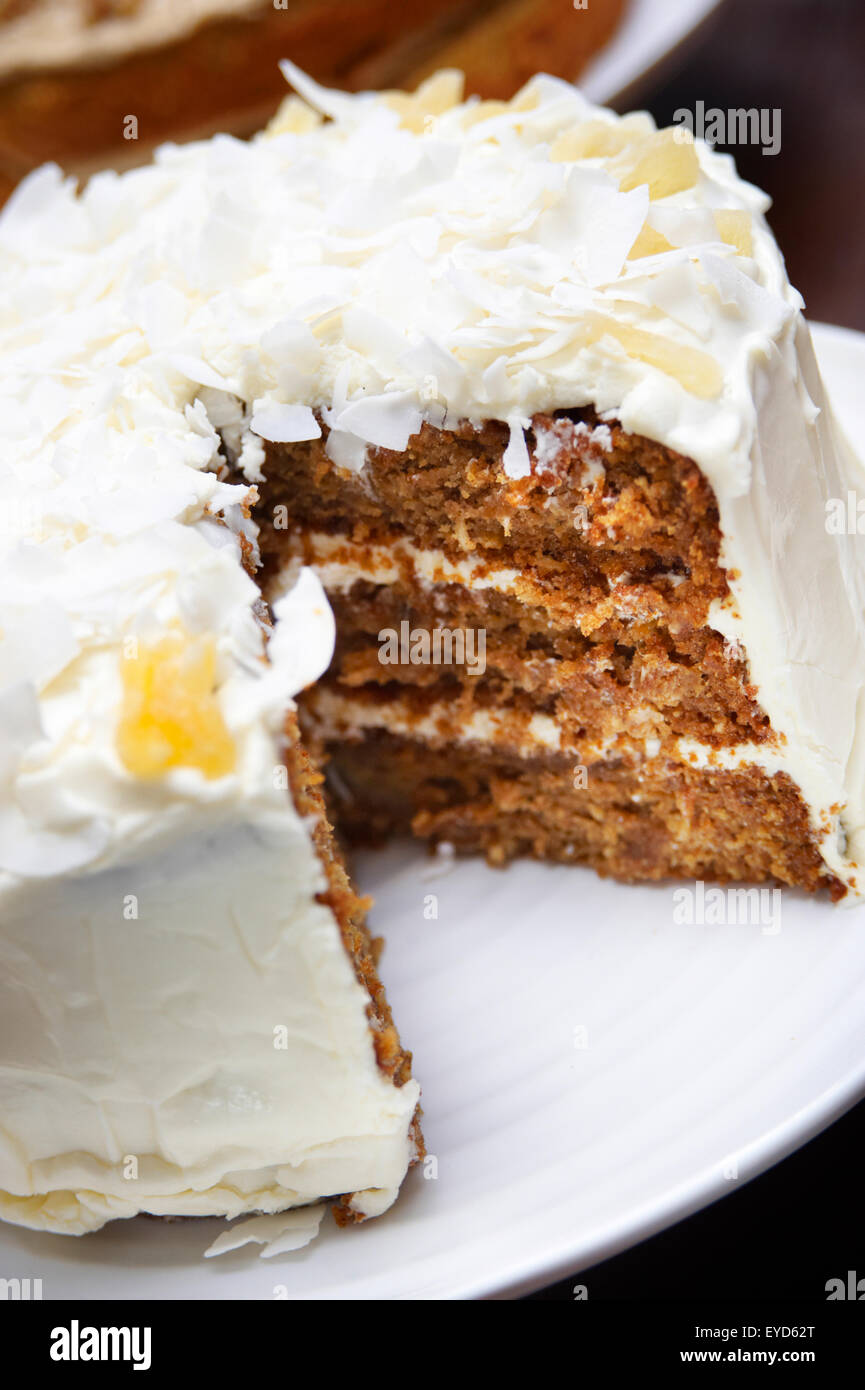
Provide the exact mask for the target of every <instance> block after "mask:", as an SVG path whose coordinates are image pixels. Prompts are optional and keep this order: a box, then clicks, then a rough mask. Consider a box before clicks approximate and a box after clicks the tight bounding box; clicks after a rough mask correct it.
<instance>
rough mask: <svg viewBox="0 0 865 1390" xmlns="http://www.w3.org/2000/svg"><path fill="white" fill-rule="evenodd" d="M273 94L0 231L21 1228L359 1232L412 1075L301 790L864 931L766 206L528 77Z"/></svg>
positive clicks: (854, 641) (10, 1014)
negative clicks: (241, 126)
mask: <svg viewBox="0 0 865 1390" xmlns="http://www.w3.org/2000/svg"><path fill="white" fill-rule="evenodd" d="M284 66H285V72H286V76H287V77H288V78H289V80H290V81H291V83H292V85H293V86H294V88H295V95H293V96H290V97H289V98H287V100H286V102H285V104H284V106H283V107H282V108H281V110H280V112H279V113H278V115H277V117H276V118H275V120H274V122H273V123H272V125H271V126H270V127H269V128H268V130H266V131H265V132H263V133H262V134H261V135H260V136H258V137H256V138H255V139H254V140H252V141H250V142H248V143H243V142H240V141H237V140H234V139H230V138H227V137H224V138H218V139H215V140H213V141H209V142H202V143H199V144H192V145H188V146H182V147H172V146H168V147H165V148H164V149H162V150H161V151H160V152H159V153H158V155H157V158H156V159H155V161H154V163H153V164H152V165H150V166H147V167H144V168H141V169H138V170H133V171H130V172H128V173H126V174H124V175H122V176H117V175H114V174H103V175H100V176H98V177H96V178H94V179H93V180H91V182H90V183H89V184H88V186H87V187H86V188H85V189H84V190H83V191H82V192H80V193H79V192H78V191H76V189H75V187H74V184H73V183H72V181H69V180H64V178H63V176H62V175H61V173H60V172H59V170H57V169H56V168H51V167H47V168H44V169H42V170H40V171H38V172H37V173H36V174H34V175H33V176H32V177H31V178H30V179H28V180H27V181H26V182H25V183H24V184H23V185H22V187H21V188H20V189H19V190H18V191H17V192H16V194H15V195H14V197H13V198H12V200H11V202H10V204H9V205H8V206H7V208H6V209H5V210H4V212H3V214H2V216H0V252H2V257H3V270H2V279H0V368H2V375H0V394H2V399H0V433H2V442H3V471H2V473H0V502H2V506H3V516H4V520H5V522H6V525H5V527H4V531H3V535H2V537H0V565H2V572H3V592H2V600H0V630H2V636H0V712H2V715H3V717H2V719H0V746H2V750H3V756H2V764H0V765H2V769H3V778H4V781H3V788H2V793H0V1113H2V1117H3V1123H2V1137H0V1211H2V1214H3V1215H5V1216H7V1217H8V1218H9V1219H11V1220H14V1221H19V1222H21V1223H23V1224H25V1225H33V1226H37V1227H43V1228H46V1229H49V1230H55V1231H66V1232H76V1233H79V1232H82V1231H85V1230H89V1229H94V1228H96V1227H98V1226H99V1225H101V1224H103V1223H104V1222H105V1221H106V1220H108V1219H110V1218H112V1217H114V1216H130V1215H134V1214H135V1213H136V1212H139V1211H146V1212H151V1213H155V1214H159V1215H194V1214H221V1215H225V1216H234V1215H239V1214H241V1213H244V1212H265V1213H278V1212H281V1211H284V1210H287V1209H290V1208H291V1207H293V1206H303V1205H307V1204H309V1203H312V1202H314V1201H316V1200H317V1199H318V1198H322V1197H327V1198H333V1199H335V1200H336V1211H337V1215H338V1219H340V1220H343V1221H348V1220H352V1219H354V1218H362V1217H364V1216H368V1215H375V1214H377V1213H378V1212H380V1211H382V1210H384V1209H385V1208H386V1207H387V1206H388V1205H389V1203H390V1202H391V1201H392V1200H393V1198H394V1196H395V1194H396V1191H397V1189H398V1187H399V1184H400V1182H401V1180H402V1178H403V1176H404V1174H405V1172H406V1169H407V1167H408V1165H409V1163H410V1162H411V1161H412V1159H413V1158H415V1157H417V1155H418V1154H419V1153H420V1152H421V1150H422V1141H421V1140H420V1136H419V1132H418V1128H417V1104H418V1088H417V1084H416V1082H415V1081H413V1080H412V1079H411V1077H410V1073H409V1057H408V1054H407V1053H406V1052H405V1050H404V1048H403V1046H402V1044H401V1042H400V1039H399V1035H398V1033H397V1031H396V1029H395V1026H394V1023H393V1020H392V1018H391V1015H390V1012H389V1009H388V1006H387V1002H386V1000H385V998H384V995H383V992H382V986H381V983H380V980H379V977H378V974H377V968H376V960H375V957H376V949H375V947H374V945H373V943H372V942H371V940H370V938H369V937H368V935H367V933H366V930H365V928H364V926H363V920H362V919H363V904H362V903H361V902H360V901H359V900H358V899H357V898H356V897H355V895H354V892H353V890H352V888H351V886H350V883H349V881H348V879H347V877H346V874H345V869H344V866H343V864H342V861H341V859H340V857H339V853H338V851H337V849H336V847H335V844H334V841H333V837H332V834H331V831H330V826H329V823H328V820H327V813H326V811H325V808H324V804H323V801H322V799H321V785H320V778H321V769H324V771H325V773H326V775H327V777H328V783H329V788H330V790H329V797H330V807H331V808H332V811H333V814H335V815H336V817H337V819H338V821H339V824H340V826H341V827H342V828H343V829H344V830H345V831H346V832H347V833H349V834H360V833H369V832H370V831H372V832H373V833H375V834H377V835H386V834H390V833H393V832H394V831H404V830H405V829H406V828H407V827H408V826H409V825H410V826H411V828H412V829H413V831H414V833H415V834H417V835H419V836H421V837H426V838H428V839H430V840H431V841H447V842H449V843H451V844H452V845H454V846H455V847H456V848H457V849H459V850H462V851H466V852H482V853H484V854H486V855H487V857H488V858H489V859H490V860H491V861H492V862H493V863H496V864H498V863H503V862H504V861H506V860H507V859H509V858H512V857H514V856H516V855H524V854H531V855H536V856H538V857H540V858H545V859H550V860H555V861H562V862H573V863H577V864H584V865H590V866H593V867H594V868H596V869H597V870H598V871H599V872H601V873H604V874H611V875H615V876H618V877H620V878H623V879H629V880H632V879H658V878H661V877H666V876H684V877H700V878H716V879H721V880H725V879H736V878H746V879H756V880H775V881H778V882H781V883H784V884H788V885H792V886H796V887H800V888H803V889H805V890H807V891H817V890H821V891H823V892H824V893H826V894H828V895H829V896H831V897H833V898H844V899H845V901H848V902H852V901H857V900H858V899H859V896H860V889H861V882H860V869H859V862H860V859H861V855H862V850H863V828H865V811H863V805H862V765H863V747H865V745H863V739H862V729H863V725H862V719H861V717H860V710H859V704H860V696H861V690H862V687H863V679H865V642H863V596H862V574H863V568H862V555H861V546H862V544H863V542H862V540H861V538H859V537H858V536H856V535H840V536H839V535H836V534H833V533H832V532H831V531H830V529H829V528H827V526H826V524H825V520H826V505H827V502H829V501H831V499H832V498H839V497H840V498H844V497H846V496H847V492H848V490H850V489H855V488H856V487H858V486H861V483H862V477H861V466H860V465H859V463H858V461H857V460H856V459H855V458H854V456H853V454H852V453H851V451H850V450H849V447H848V446H847V445H846V443H845V441H844V440H843V438H842V437H841V436H840V433H839V432H838V430H837V427H836V426H835V424H834V421H833V419H832V415H831V411H830V409H829V407H828V404H827V402H826V399H825V396H824V393H823V388H822V385H821V382H820V378H819V373H818V371H817V368H816V364H815V362H814V358H813V353H812V351H811V347H810V340H809V335H808V330H807V327H806V325H805V323H804V320H803V318H802V314H801V308H802V303H801V299H800V298H799V296H798V295H797V294H796V292H795V291H794V290H792V289H791V288H790V286H789V284H788V282H787V279H786V274H785V272H784V267H783V262H782V260H781V257H780V254H779V252H778V249H777V247H776V246H775V243H774V241H773V239H772V237H771V233H770V232H769V229H768V226H767V224H766V222H765V219H764V215H763V214H764V212H765V208H766V200H765V198H764V196H763V195H762V194H761V193H759V191H758V190H756V189H754V188H752V187H750V186H749V185H746V184H744V183H742V182H741V181H740V180H739V179H738V177H737V175H736V173H735V169H734V167H733V165H732V162H731V161H730V160H729V159H727V158H726V157H722V156H720V155H718V154H716V153H715V152H713V151H712V150H710V149H708V148H707V147H705V146H704V145H702V144H700V143H699V142H697V143H695V142H694V141H693V140H692V139H691V138H690V136H688V135H687V133H686V132H682V131H658V130H656V129H655V126H654V124H653V122H652V121H651V119H650V118H649V117H648V116H646V115H632V116H627V117H623V118H619V117H616V116H614V115H612V114H610V113H608V112H603V111H600V110H597V109H595V108H594V107H592V106H590V105H589V104H588V103H587V102H586V101H585V100H584V99H583V98H582V97H581V96H580V94H579V93H578V92H577V91H576V90H575V89H574V88H572V87H570V86H568V85H567V84H565V83H563V82H560V81H558V80H556V79H554V78H551V77H543V76H542V77H538V78H535V79H533V80H532V81H531V82H530V83H529V84H528V85H527V86H526V87H525V88H524V89H523V90H522V91H521V92H520V93H518V95H517V96H516V97H515V98H514V99H513V101H511V102H508V103H502V102H498V101H493V102H479V101H477V100H474V99H469V100H468V101H463V100H462V96H461V89H460V79H459V74H457V73H455V72H452V71H450V72H444V73H441V74H439V75H438V76H436V77H435V78H433V79H431V80H430V81H428V82H426V83H424V84H423V85H422V86H421V87H420V88H419V89H418V91H417V92H416V93H414V94H406V93H400V92H389V93H385V94H380V95H374V94H361V95H358V96H348V95H346V94H345V93H342V92H334V91H329V90H327V89H324V88H322V87H320V86H318V85H317V84H316V83H314V82H312V81H311V80H310V79H309V78H307V77H306V76H305V75H304V74H303V73H302V72H300V71H299V70H298V69H297V68H295V67H293V66H292V65H291V64H288V63H287V64H285V65H284ZM295 716H296V718H295ZM298 729H300V730H301V733H300V735H299V734H298ZM575 891H578V879H577V877H576V876H575Z"/></svg>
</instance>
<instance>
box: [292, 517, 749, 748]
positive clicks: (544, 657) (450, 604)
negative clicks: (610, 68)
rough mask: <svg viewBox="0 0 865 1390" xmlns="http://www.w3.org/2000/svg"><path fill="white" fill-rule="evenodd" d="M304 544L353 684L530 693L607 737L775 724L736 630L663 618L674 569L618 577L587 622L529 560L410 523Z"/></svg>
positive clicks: (733, 738)
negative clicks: (407, 527) (426, 534)
mask: <svg viewBox="0 0 865 1390" xmlns="http://www.w3.org/2000/svg"><path fill="white" fill-rule="evenodd" d="M300 550H301V553H302V554H303V556H304V558H305V560H306V562H307V563H309V564H310V565H311V567H312V568H313V569H314V570H315V572H316V574H317V575H318V577H319V578H320V580H321V581H322V583H323V585H324V587H325V589H326V591H327V594H328V597H329V599H330V602H331V605H332V607H333V610H334V614H335V617H336V620H337V643H336V649H335V653H334V659H333V661H332V663H331V668H330V670H331V675H332V676H333V677H334V678H336V679H337V680H338V681H339V682H340V684H342V685H345V686H351V687H356V686H359V685H363V684H366V683H369V684H372V685H382V684H389V683H392V682H398V683H400V684H408V685H416V686H426V687H431V686H436V685H439V684H441V683H446V684H447V683H450V684H451V685H456V686H458V687H460V689H461V690H463V691H467V692H470V697H471V698H475V697H478V696H481V695H483V694H486V693H487V692H489V694H490V695H491V698H493V699H496V700H498V701H502V700H507V699H510V698H511V697H512V696H513V695H515V694H517V693H520V694H524V695H526V696H530V697H531V698H532V699H533V700H534V701H535V702H536V703H537V706H538V708H540V709H543V710H545V711H547V712H553V711H557V712H558V713H559V715H560V716H561V717H562V719H563V720H566V721H567V722H568V723H569V724H571V725H574V726H575V727H577V728H579V727H580V726H585V727H587V728H589V729H591V730H593V731H594V732H595V733H596V734H597V735H598V737H602V738H603V737H610V736H612V735H613V734H615V733H617V732H619V731H621V730H625V729H628V728H630V727H632V726H633V728H634V729H635V731H638V730H643V731H645V730H646V728H647V727H648V728H649V729H650V730H651V732H653V733H656V734H657V735H658V736H659V737H661V738H665V737H667V736H673V737H677V736H682V735H687V736H690V737H694V738H698V739H701V740H703V741H706V742H712V743H715V744H718V745H721V744H726V743H731V744H733V743H739V742H742V741H747V740H757V741H759V740H760V739H762V738H764V737H766V736H767V734H768V729H767V720H766V717H765V715H764V714H763V713H762V711H761V710H760V709H759V707H758V706H757V705H756V703H755V701H754V700H753V699H752V698H751V696H750V694H749V692H748V686H747V669H746V667H745V663H744V662H743V661H742V659H741V657H738V656H736V655H735V654H734V652H733V651H732V650H731V649H730V647H729V645H728V644H727V643H725V641H724V639H723V638H722V637H720V635H719V634H718V633H717V632H715V631H713V630H712V629H711V628H709V627H702V628H695V629H683V628H681V627H680V628H679V629H678V630H677V632H676V635H675V636H674V635H673V634H672V633H671V632H670V630H669V628H668V627H666V626H665V624H664V623H663V621H661V620H659V617H658V613H657V609H658V603H657V596H658V593H659V591H660V592H664V591H665V590H669V588H670V587H671V579H670V578H669V577H664V578H662V579H658V580H656V581H655V583H654V585H648V584H643V585H637V584H628V585H621V586H616V588H614V589H613V590H612V592H611V593H610V595H609V597H608V599H607V600H606V602H605V603H603V604H599V605H598V609H597V610H595V612H594V613H593V614H587V615H586V623H585V626H586V627H588V628H589V631H588V633H584V632H583V631H582V629H581V626H580V621H579V615H576V616H575V614H574V609H573V606H572V604H571V602H570V600H569V598H568V597H567V596H566V595H563V594H562V593H561V591H560V590H557V589H555V588H554V587H553V585H552V584H551V583H550V582H549V581H547V582H546V583H542V582H535V581H534V579H533V576H532V575H531V573H529V572H526V571H523V572H522V573H519V572H517V571H515V570H509V569H504V568H496V567H493V566H491V565H488V564H485V563H484V562H483V561H482V560H480V559H478V558H477V557H469V558H465V559H462V560H460V561H450V560H448V559H447V557H445V556H444V555H443V554H442V552H435V551H419V550H417V549H416V548H415V547H413V546H411V545H410V544H409V543H406V542H405V540H404V538H401V537H395V538H394V539H393V541H392V542H391V544H390V545H389V546H388V545H385V544H381V545H373V546H364V545H362V544H355V543H349V542H347V541H346V540H345V538H344V537H340V536H333V535H325V534H322V533H313V534H309V535H306V536H304V537H303V541H302V545H301V546H300ZM291 575H292V571H291V570H289V571H288V573H287V575H286V578H287V581H288V582H290V579H291ZM445 579H453V580H456V581H457V582H443V581H444V580H445ZM279 587H280V586H279V583H278V581H277V583H276V584H274V585H273V586H272V588H271V593H272V594H276V593H278V592H279ZM604 613H608V614H610V616H609V617H608V618H607V620H606V621H602V619H603V616H604ZM592 619H593V621H592ZM427 634H428V636H429V642H428V643H427V647H426V649H424V647H423V644H421V645H420V646H419V645H418V642H419V639H421V638H423V637H424V635H427ZM443 637H444V638H449V637H450V638H451V639H452V640H449V641H442V640H441V639H442V638H443ZM394 638H397V639H398V641H396V642H395V640H394Z"/></svg>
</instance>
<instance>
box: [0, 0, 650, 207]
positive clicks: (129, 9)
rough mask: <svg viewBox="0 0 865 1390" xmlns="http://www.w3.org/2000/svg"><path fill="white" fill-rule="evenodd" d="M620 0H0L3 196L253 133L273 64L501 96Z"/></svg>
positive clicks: (568, 68)
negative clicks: (48, 178)
mask: <svg viewBox="0 0 865 1390" xmlns="http://www.w3.org/2000/svg"><path fill="white" fill-rule="evenodd" d="M626 4H627V0H591V4H590V5H588V6H587V7H586V8H579V7H578V6H576V5H574V4H572V3H571V0H399V3H394V0H0V200H2V199H3V198H5V197H6V196H8V194H9V192H11V189H12V188H13V187H14V185H15V184H16V183H17V182H18V180H19V179H21V178H22V177H23V176H24V174H26V173H27V172H28V170H30V169H32V168H34V167H36V166H37V165H39V164H42V163H44V162H45V161H46V160H57V161H58V162H59V163H60V164H62V165H63V167H64V168H66V169H69V170H71V171H73V172H76V173H81V174H87V173H90V172H92V171H94V170H95V169H99V168H112V167H116V168H121V167H125V166H128V165H130V164H137V163H141V162H143V161H144V160H146V159H147V158H149V156H150V153H151V152H152V149H153V147H154V146H155V145H158V144H160V143H161V142H163V141H165V140H185V139H193V138H198V137H201V136H206V135H209V134H212V133H214V132H215V131H222V130H228V131H231V132H233V133H234V134H237V135H241V136H245V135H249V134H251V133H252V132H253V131H254V130H256V129H258V127H259V126H261V125H262V124H263V123H264V122H266V121H267V120H268V118H269V117H270V116H271V115H272V113H273V111H274V110H275V109H276V107H277V105H278V104H279V102H280V100H281V99H282V97H283V95H284V83H283V81H282V78H281V76H280V73H279V69H278V67H277V60H278V59H280V58H283V57H291V58H292V59H293V60H294V61H295V62H296V63H298V64H300V66H301V67H303V68H305V69H306V70H307V71H308V72H310V73H312V74H313V75H314V76H315V77H317V78H318V79H319V80H322V81H326V82H328V83H330V84H332V85H335V86H342V87H346V88H348V89H349V90H357V89H359V88H369V87H393V86H401V87H413V86H415V85H416V84H417V82H418V81H420V80H421V79H422V78H424V77H425V76H427V75H428V74H429V73H430V72H431V71H434V70H435V69H437V68H441V67H445V66H447V67H451V66H453V67H460V68H462V69H463V70H464V71H465V73H466V89H467V91H469V92H473V93H477V94H479V95H481V96H485V97H502V98H507V97H510V96H512V95H513V93H514V92H515V91H516V90H517V89H518V88H519V87H520V86H521V85H522V84H523V83H524V82H525V81H526V79H527V78H528V77H529V76H530V75H531V74H532V73H534V72H536V71H538V70H539V69H541V70H545V71H547V72H551V73H553V74H555V75H556V76H558V77H564V78H568V79H574V78H576V77H577V76H578V75H579V73H580V72H581V70H582V69H583V68H584V66H585V64H586V63H587V62H588V60H589V59H590V58H591V57H592V55H593V54H594V53H596V52H597V51H598V49H599V48H600V47H601V46H602V45H603V44H604V43H605V42H606V41H607V39H608V38H609V37H610V35H611V34H612V32H613V30H614V29H615V28H616V25H617V24H618V22H619V19H620V17H621V15H622V13H623V11H624V10H625V8H626Z"/></svg>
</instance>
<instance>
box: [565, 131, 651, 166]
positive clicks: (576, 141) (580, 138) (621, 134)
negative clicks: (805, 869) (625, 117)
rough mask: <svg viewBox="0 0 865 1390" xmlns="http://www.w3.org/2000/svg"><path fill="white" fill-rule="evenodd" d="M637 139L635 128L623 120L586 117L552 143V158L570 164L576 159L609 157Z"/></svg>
mask: <svg viewBox="0 0 865 1390" xmlns="http://www.w3.org/2000/svg"><path fill="white" fill-rule="evenodd" d="M633 143H634V131H633V130H632V129H630V128H629V127H628V126H626V125H625V124H624V123H623V122H620V123H617V124H616V125H608V124H607V122H606V121H586V122H585V124H584V125H580V126H577V127H576V129H575V130H566V131H565V132H564V134H563V135H560V136H558V138H557V139H556V140H554V141H553V143H552V145H551V147H550V159H552V160H553V162H554V163H556V164H570V163H572V162H573V161H574V160H577V159H610V158H611V157H612V156H613V155H617V154H620V153H621V152H622V150H625V149H627V148H628V146H629V145H632V144H633Z"/></svg>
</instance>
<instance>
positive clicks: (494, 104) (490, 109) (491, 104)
mask: <svg viewBox="0 0 865 1390" xmlns="http://www.w3.org/2000/svg"><path fill="white" fill-rule="evenodd" d="M509 110H510V107H509V106H508V103H507V102H506V101H479V102H478V104H477V106H470V107H469V108H468V110H467V111H466V113H465V115H464V116H463V117H462V127H463V130H470V129H471V127H472V126H473V125H480V123H481V121H489V120H491V119H492V117H493V116H503V115H504V114H505V112H507V111H509Z"/></svg>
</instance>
